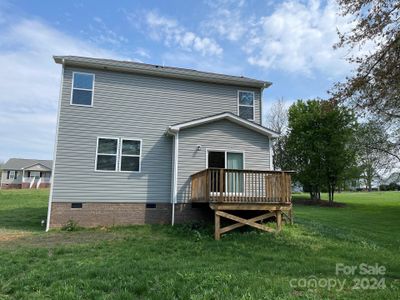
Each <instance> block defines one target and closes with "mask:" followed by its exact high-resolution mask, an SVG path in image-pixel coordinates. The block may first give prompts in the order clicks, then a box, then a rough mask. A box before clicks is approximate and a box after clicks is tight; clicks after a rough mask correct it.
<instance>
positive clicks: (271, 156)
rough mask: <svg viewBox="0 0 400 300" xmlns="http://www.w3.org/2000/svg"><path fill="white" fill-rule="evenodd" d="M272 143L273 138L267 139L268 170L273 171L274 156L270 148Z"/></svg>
mask: <svg viewBox="0 0 400 300" xmlns="http://www.w3.org/2000/svg"><path fill="white" fill-rule="evenodd" d="M272 141H273V138H271V137H269V138H268V144H269V168H270V169H271V171H272V170H274V154H273V148H272Z"/></svg>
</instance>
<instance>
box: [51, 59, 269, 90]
mask: <svg viewBox="0 0 400 300" xmlns="http://www.w3.org/2000/svg"><path fill="white" fill-rule="evenodd" d="M54 61H55V62H56V63H59V64H64V65H67V66H77V67H89V68H94V69H103V70H112V71H120V72H128V73H139V74H146V75H154V76H161V77H169V78H179V79H186V80H194V81H203V82H211V83H222V84H230V85H239V86H246V87H253V88H266V87H269V86H270V85H271V84H272V83H271V82H268V81H262V80H257V79H253V78H248V77H243V76H232V75H225V74H217V73H210V72H202V71H197V70H192V69H184V68H175V67H166V66H159V65H151V64H144V63H138V62H132V61H121V60H113V59H102V58H92V57H81V56H54Z"/></svg>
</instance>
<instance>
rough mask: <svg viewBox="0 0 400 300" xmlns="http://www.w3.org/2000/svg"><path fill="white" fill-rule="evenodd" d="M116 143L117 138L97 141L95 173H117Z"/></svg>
mask: <svg viewBox="0 0 400 300" xmlns="http://www.w3.org/2000/svg"><path fill="white" fill-rule="evenodd" d="M118 142H119V140H118V138H98V139H97V153H96V170H97V171H117V158H118V144H119V143H118Z"/></svg>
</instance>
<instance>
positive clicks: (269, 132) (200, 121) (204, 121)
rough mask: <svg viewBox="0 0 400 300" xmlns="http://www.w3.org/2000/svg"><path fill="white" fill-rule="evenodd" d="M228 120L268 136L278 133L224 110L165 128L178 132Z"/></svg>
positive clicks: (271, 136) (170, 131)
mask: <svg viewBox="0 0 400 300" xmlns="http://www.w3.org/2000/svg"><path fill="white" fill-rule="evenodd" d="M223 119H226V120H229V121H231V122H233V123H236V124H238V125H240V126H243V127H246V128H248V129H251V130H254V131H256V132H258V133H261V134H263V135H265V136H268V137H270V138H276V137H279V134H278V133H277V132H275V131H273V130H271V129H268V128H266V127H263V126H261V125H258V124H256V123H254V122H252V121H248V120H245V119H243V118H241V117H239V116H236V115H234V114H232V113H229V112H225V113H222V114H218V115H214V116H209V117H205V118H201V119H197V120H193V121H188V122H185V123H180V124H176V125H172V126H169V127H168V129H167V133H169V134H174V133H177V132H179V131H180V130H182V129H186V128H190V127H195V126H199V125H202V124H207V123H211V122H215V121H218V120H223Z"/></svg>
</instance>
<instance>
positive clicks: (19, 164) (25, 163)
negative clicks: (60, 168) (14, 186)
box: [2, 158, 53, 170]
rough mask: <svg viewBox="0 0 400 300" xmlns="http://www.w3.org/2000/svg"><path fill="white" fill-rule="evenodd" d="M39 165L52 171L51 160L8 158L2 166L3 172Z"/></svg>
mask: <svg viewBox="0 0 400 300" xmlns="http://www.w3.org/2000/svg"><path fill="white" fill-rule="evenodd" d="M37 164H41V165H42V166H44V167H46V168H48V169H50V170H51V169H52V168H53V161H52V160H43V159H26V158H10V159H9V160H8V161H7V162H6V163H5V164H4V165H3V166H2V169H3V170H23V169H26V168H29V167H32V166H34V165H37Z"/></svg>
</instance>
